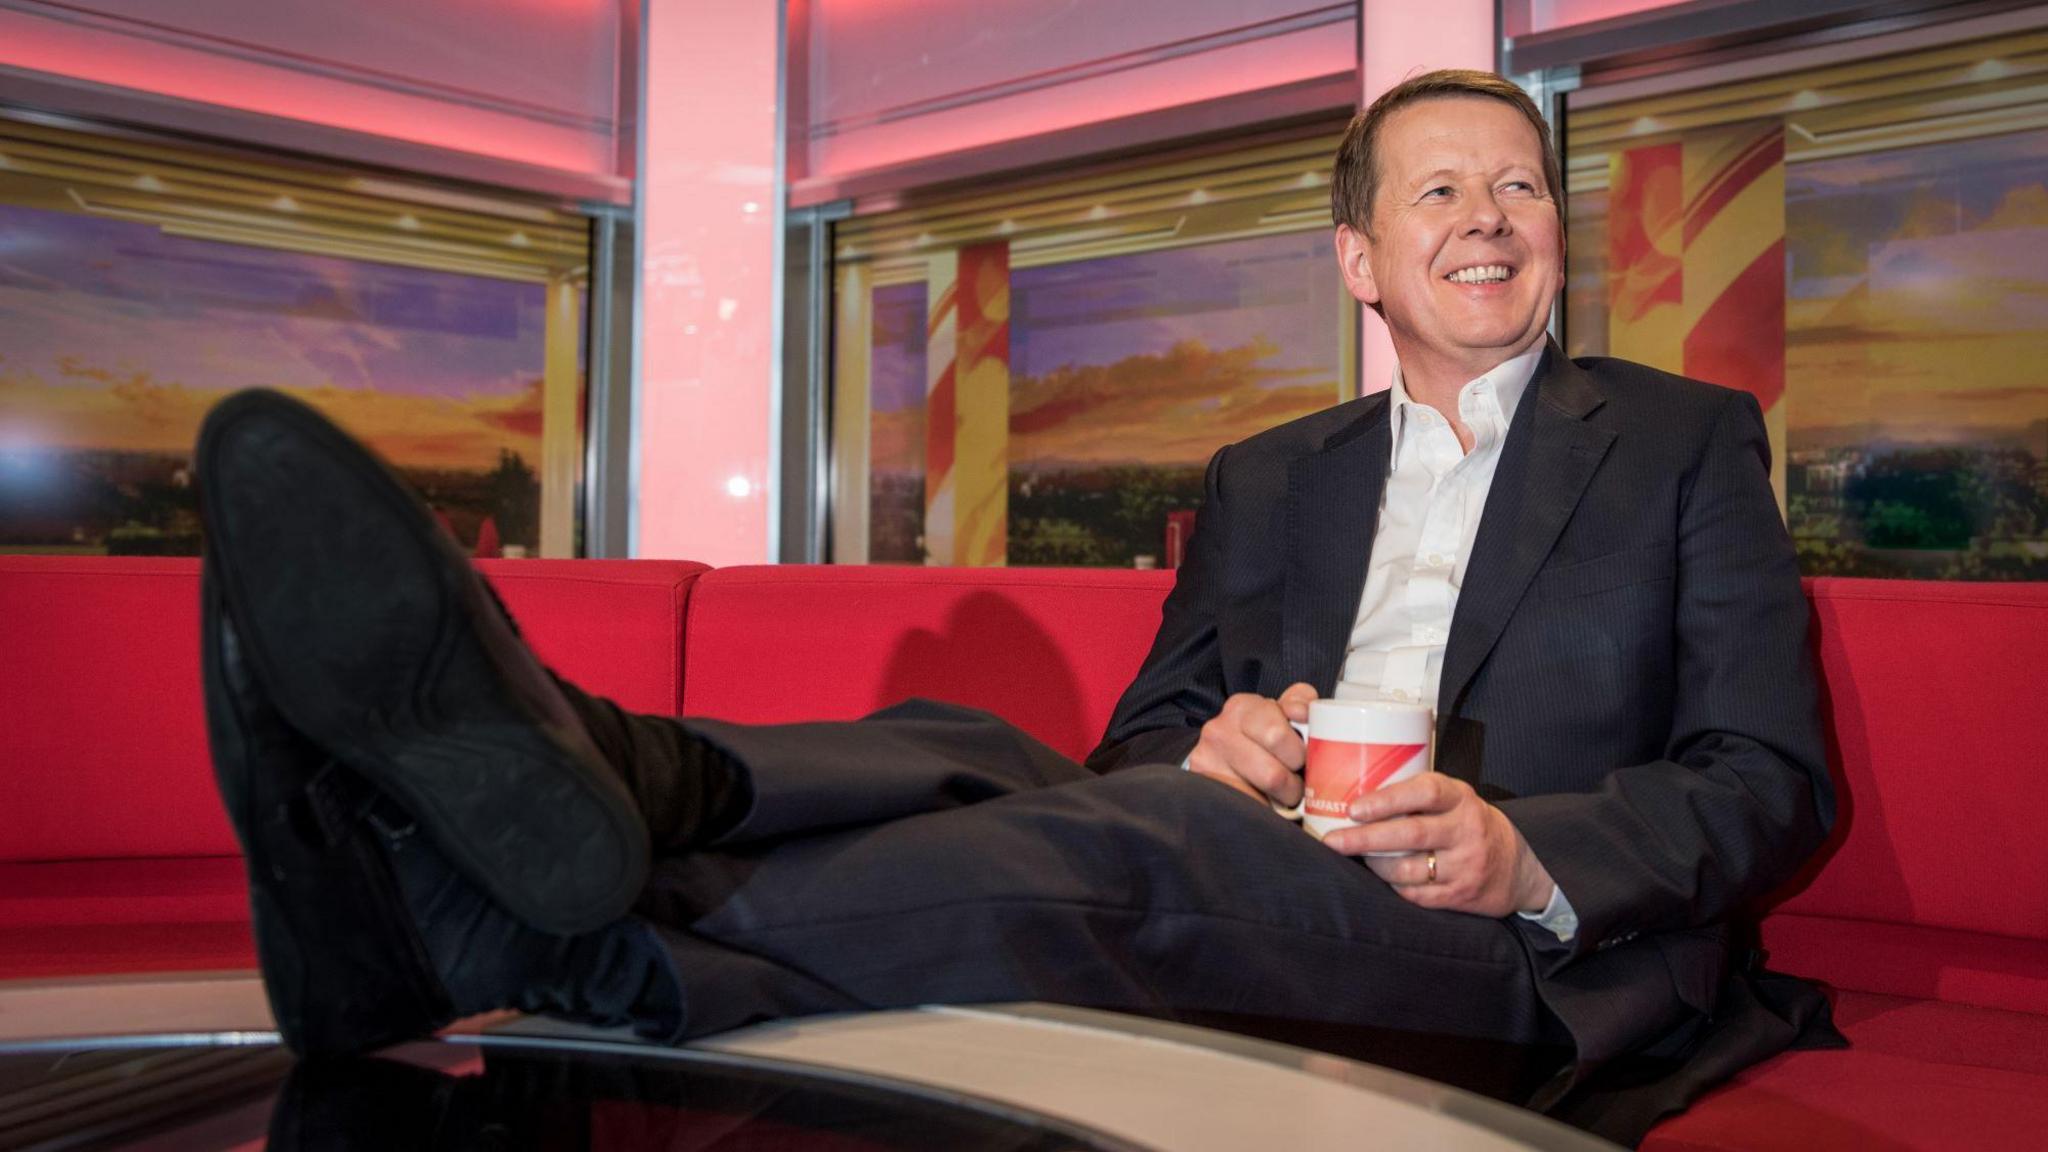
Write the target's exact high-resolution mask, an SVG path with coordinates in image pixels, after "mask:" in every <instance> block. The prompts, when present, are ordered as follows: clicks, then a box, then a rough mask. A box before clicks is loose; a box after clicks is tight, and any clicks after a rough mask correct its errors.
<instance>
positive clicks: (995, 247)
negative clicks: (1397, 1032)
mask: <svg viewBox="0 0 2048 1152" xmlns="http://www.w3.org/2000/svg"><path fill="white" fill-rule="evenodd" d="M1335 146H1336V139H1335V137H1334V136H1333V135H1331V134H1330V133H1329V131H1328V130H1327V129H1316V130H1312V131H1311V130H1303V131H1299V132H1296V133H1292V134H1288V135H1281V136H1275V137H1273V138H1269V139H1265V140H1262V141H1256V142H1249V143H1247V144H1246V145H1244V146H1243V148H1242V149H1239V150H1233V151H1229V152H1213V153H1209V154H1202V155H1194V156H1183V157H1178V158H1169V159H1166V160H1162V161H1160V162H1158V163H1157V164H1156V166H1146V167H1142V168H1129V169H1121V170H1116V171H1111V172H1107V173H1096V174H1093V175H1085V174H1084V175H1081V176H1078V177H1075V178H1074V179H1072V180H1071V181H1061V182H1056V183H1050V184H1038V185H1020V186H1018V187H1016V188H1014V189H1004V188H995V189H982V190H977V191H976V192H975V193H974V194H973V195H971V196H970V197H967V198H963V199H961V200H957V201H944V200H934V201H931V202H929V203H920V204H918V206H916V207H912V208H906V209H901V210H898V211H893V212H887V213H879V214H876V215H873V216H865V217H856V218H854V219H852V220H849V221H846V222H844V223H842V224H840V225H839V226H838V227H837V228H836V229H835V232H834V237H833V248H834V254H835V263H836V268H835V277H834V280H835V284H836V286H837V287H836V292H837V299H836V300H835V305H834V309H833V314H834V316H835V335H834V345H835V352H834V378H833V394H834V415H833V419H834V437H835V448H834V451H833V454H832V455H833V484H834V489H833V513H832V516H833V525H834V535H833V555H834V559H837V560H840V561H851V562H859V561H874V562H884V563H928V564H968V565H972V564H1018V565H1093V566H1102V565H1108V566H1120V567H1125V566H1133V565H1136V566H1172V565H1174V564H1175V563H1177V561H1178V558H1179V554H1180V549H1181V547H1182V545H1183V543H1184V542H1185V541H1186V539H1187V538H1188V534H1189V532H1190V531H1191V529H1192V526H1193V517H1194V514H1195V511H1196V508H1197V506H1198V505H1199V504H1200V502H1201V495H1202V473H1203V469H1204V466H1205V465H1206V464H1207V462H1208V459H1209V457H1210V456H1211V455H1212V454H1213V453H1214V452H1215V451H1216V449H1218V448H1219V447H1221V446H1222V445H1224V444H1226V443H1229V442H1231V441H1234V440H1241V439H1243V438H1245V437H1247V436H1250V435H1253V434H1255V433H1257V432H1260V431H1263V430H1264V429H1267V428H1270V427H1272V426H1274V425H1276V424H1280V423H1284V422H1286V421H1288V420H1291V419H1294V418H1296V417H1298V416H1302V415H1306V414H1308V413H1310V412H1314V411H1316V410H1318V409H1321V408H1325V407H1328V406H1329V405H1331V404H1333V403H1337V402H1339V401H1341V400H1344V399H1346V398H1348V397H1350V396H1352V395H1355V393H1356V385H1355V383H1354V377H1355V369H1354V360H1355V341H1356V331H1357V328H1356V326H1357V317H1358V306H1357V304H1356V303H1355V302H1353V301H1352V300H1351V298H1350V297H1349V296H1348V295H1347V294H1346V293H1345V291H1344V289H1343V285H1342V282H1341V279H1340V277H1339V276H1338V274H1337V270H1336V269H1335V268H1334V267H1333V263H1334V262H1333V260H1332V259H1331V244H1330V231H1329V205H1328V195H1329V192H1328V167H1329V157H1330V155H1331V153H1332V152H1333V151H1334V150H1335Z"/></svg>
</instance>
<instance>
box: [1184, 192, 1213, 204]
mask: <svg viewBox="0 0 2048 1152" xmlns="http://www.w3.org/2000/svg"><path fill="white" fill-rule="evenodd" d="M1208 202H1209V190H1208V189H1207V188H1197V189H1195V190H1194V191H1193V192H1190V193H1188V203H1190V204H1207V203H1208Z"/></svg>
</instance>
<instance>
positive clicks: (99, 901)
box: [0, 856, 256, 980]
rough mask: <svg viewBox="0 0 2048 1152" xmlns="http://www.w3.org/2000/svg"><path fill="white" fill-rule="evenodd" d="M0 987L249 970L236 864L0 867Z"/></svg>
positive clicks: (245, 913) (212, 860)
mask: <svg viewBox="0 0 2048 1152" xmlns="http://www.w3.org/2000/svg"><path fill="white" fill-rule="evenodd" d="M0 941H5V945H4V946H0V980H8V979H21V978H25V977H36V976H77V975H90V974H98V973H116V972H178V971H198V970H212V969H224V968H253V967H255V964H256V952H255V946H254V944H253V943H252V942H251V940H250V936H249V888H248V881H247V880H246V879H245V878H244V877H243V874H242V858H241V857H240V856H207V857H182V858H172V859H141V860H138V859H127V860H59V861H50V862H27V863H24V862H20V861H13V862H0Z"/></svg>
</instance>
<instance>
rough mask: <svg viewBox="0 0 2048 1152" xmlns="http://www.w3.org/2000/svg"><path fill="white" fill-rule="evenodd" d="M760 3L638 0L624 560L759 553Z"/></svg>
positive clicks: (763, 383) (763, 542) (767, 240)
mask: <svg viewBox="0 0 2048 1152" xmlns="http://www.w3.org/2000/svg"><path fill="white" fill-rule="evenodd" d="M776 23H777V21H776V6H775V5H773V4H714V5H703V6H696V5H691V6H678V5H663V4H657V5H653V6H651V10H650V12H649V19H648V25H647V28H646V30H645V34H646V37H647V72H646V76H647V103H646V122H645V125H646V126H645V131H646V133H647V137H646V140H647V143H646V158H645V161H644V164H645V166H644V168H643V170H642V172H643V180H644V182H643V184H642V188H641V212H642V215H641V220H640V224H641V229H640V245H641V248H640V252H641V302H640V307H641V322H640V387H639V411H638V414H637V419H636V434H637V436H638V437H639V444H638V449H639V464H638V468H639V472H638V475H637V476H636V478H635V482H634V485H633V492H634V499H635V506H634V512H633V531H634V541H635V542H634V545H633V553H634V555H636V556H647V557H671V558H680V559H689V560H701V561H703V562H705V563H708V564H716V565H725V564H747V563H759V562H761V561H763V560H766V559H768V558H769V511H768V509H769V500H770V497H771V495H772V488H771V487H770V485H771V483H772V480H773V476H772V468H771V463H772V458H771V455H770V447H769V445H770V427H769V416H770V413H771V411H772V406H773V402H774V401H773V396H772V387H773V383H774V368H775V363H774V359H775V355H776V349H775V346H774V331H775V329H774V309H775V294H774V293H775V279H774V265H775V229H776V220H777V214H776V213H775V212H773V211H769V210H767V206H769V205H772V204H774V203H775V202H776V197H777V196H778V195H779V193H778V191H777V189H776V187H775V139H776V135H777V133H778V132H779V131H780V130H781V123H780V120H779V119H778V116H777V111H776V60H777V53H778V49H777V36H778V30H777V27H776Z"/></svg>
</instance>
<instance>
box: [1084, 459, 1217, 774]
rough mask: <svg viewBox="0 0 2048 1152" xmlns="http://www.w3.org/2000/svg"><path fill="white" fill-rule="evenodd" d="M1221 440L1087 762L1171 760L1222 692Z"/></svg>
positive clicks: (1106, 766)
mask: <svg viewBox="0 0 2048 1152" xmlns="http://www.w3.org/2000/svg"><path fill="white" fill-rule="evenodd" d="M1229 451H1230V449H1229V448H1228V447H1227V446H1226V447H1224V448H1221V449H1219V450H1217V452H1216V454H1215V455H1214V456H1212V457H1210V458H1209V469H1208V472H1207V474H1206V475H1205V476H1204V478H1203V481H1202V508H1201V513H1200V515H1198V516H1197V517H1196V520H1195V531H1194V535H1193V536H1192V537H1190V538H1189V540H1188V547H1187V551H1186V553H1185V554H1184V555H1183V557H1182V560H1181V568H1180V572H1179V575H1178V578H1177V579H1176V580H1175V581H1174V585H1173V591H1172V592H1171V593H1168V595H1167V597H1166V604H1165V606H1164V607H1163V608H1162V609H1161V614H1160V623H1159V633H1158V635H1156V636H1155V637H1153V639H1152V650H1151V651H1150V652H1149V653H1147V654H1146V656H1145V662H1144V664H1143V665H1142V666H1140V667H1139V669H1138V675H1137V677H1136V678H1135V679H1133V680H1132V681H1131V686H1130V687H1129V688H1127V689H1125V690H1124V694H1123V698H1122V699H1120V700H1118V701H1117V706H1116V711H1115V713H1113V714H1112V715H1111V716H1110V720H1109V728H1108V730H1107V731H1106V732H1105V733H1104V735H1103V737H1102V743H1101V744H1100V745H1099V746H1097V747H1096V749H1095V751H1093V752H1091V753H1089V755H1088V761H1087V764H1088V767H1089V768H1091V769H1093V770H1094V771H1096V772H1112V771H1115V770H1116V769H1119V768H1130V767H1134V766H1136V765H1139V764H1178V763H1180V762H1181V761H1182V760H1184V759H1186V758H1187V755H1188V753H1189V752H1191V751H1193V750H1194V747H1195V744H1196V743H1197V742H1198V741H1200V739H1201V737H1202V725H1203V724H1205V723H1207V722H1208V721H1209V718H1210V717H1212V716H1214V715H1216V713H1218V712H1220V711H1221V710H1222V709H1223V700H1224V697H1226V696H1227V695H1229V692H1228V690H1227V689H1226V687H1225V684H1224V676H1223V660H1222V656H1221V651H1220V648H1219V645H1218V643H1217V635H1216V618H1217V613H1218V611H1219V610H1220V607H1221V601H1222V598H1223V594H1224V586H1223V585H1224V582H1223V575H1224V573H1223V568H1224V566H1225V557H1224V552H1225V541H1226V539H1227V538H1228V535H1229V531H1228V527H1227V525H1226V523H1225V516H1226V512H1225V506H1224V500H1223V493H1222V491H1221V489H1222V476H1223V458H1224V455H1225V454H1226V453H1228V452H1229Z"/></svg>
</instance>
